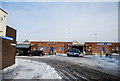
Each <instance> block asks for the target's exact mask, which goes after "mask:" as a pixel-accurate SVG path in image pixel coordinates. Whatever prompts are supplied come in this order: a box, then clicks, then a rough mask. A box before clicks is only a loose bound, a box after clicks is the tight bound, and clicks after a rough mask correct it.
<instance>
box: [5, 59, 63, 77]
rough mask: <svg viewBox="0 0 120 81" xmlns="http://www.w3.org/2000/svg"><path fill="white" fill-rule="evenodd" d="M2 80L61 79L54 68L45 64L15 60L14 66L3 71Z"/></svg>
mask: <svg viewBox="0 0 120 81" xmlns="http://www.w3.org/2000/svg"><path fill="white" fill-rule="evenodd" d="M3 79H61V77H60V76H59V75H58V74H57V73H56V71H55V70H54V68H51V66H49V65H46V64H45V63H39V62H34V61H31V60H23V59H18V58H17V59H16V64H15V65H13V66H11V67H8V68H5V69H3Z"/></svg>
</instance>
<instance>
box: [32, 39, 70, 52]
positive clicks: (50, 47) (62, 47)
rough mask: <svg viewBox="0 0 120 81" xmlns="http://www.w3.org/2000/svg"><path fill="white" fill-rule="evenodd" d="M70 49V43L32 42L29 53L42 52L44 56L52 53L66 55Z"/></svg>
mask: <svg viewBox="0 0 120 81" xmlns="http://www.w3.org/2000/svg"><path fill="white" fill-rule="evenodd" d="M70 48H72V42H57V41H38V42H37V41H32V42H31V51H35V50H43V51H44V52H45V53H46V54H48V53H50V52H52V53H54V52H56V53H66V52H67V50H68V49H70Z"/></svg>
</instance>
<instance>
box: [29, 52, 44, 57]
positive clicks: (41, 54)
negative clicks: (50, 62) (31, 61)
mask: <svg viewBox="0 0 120 81" xmlns="http://www.w3.org/2000/svg"><path fill="white" fill-rule="evenodd" d="M43 55H45V53H44V52H43V51H33V52H30V53H29V56H43Z"/></svg>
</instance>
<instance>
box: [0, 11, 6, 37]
mask: <svg viewBox="0 0 120 81" xmlns="http://www.w3.org/2000/svg"><path fill="white" fill-rule="evenodd" d="M6 22H7V13H5V12H4V11H3V10H2V9H0V37H5V36H6Z"/></svg>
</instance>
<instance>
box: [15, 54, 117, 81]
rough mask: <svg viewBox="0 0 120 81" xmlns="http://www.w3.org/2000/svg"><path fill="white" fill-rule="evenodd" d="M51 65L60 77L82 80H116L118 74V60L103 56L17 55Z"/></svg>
mask: <svg viewBox="0 0 120 81" xmlns="http://www.w3.org/2000/svg"><path fill="white" fill-rule="evenodd" d="M17 58H21V59H28V60H33V61H37V62H44V63H46V64H49V65H51V66H52V67H54V68H55V70H56V71H57V72H58V73H59V74H60V75H61V77H62V79H80V80H81V81H82V80H83V81H84V80H88V81H89V80H91V79H96V80H98V81H99V80H101V79H103V80H104V79H106V81H107V80H108V79H109V81H114V80H116V79H117V78H118V77H119V76H118V75H119V70H118V61H117V60H115V59H110V58H106V57H105V56H103V57H100V56H91V55H85V56H84V57H67V56H66V55H65V54H62V55H51V56H43V57H39V56H38V57H34V56H32V57H29V56H28V57H26V56H23V57H17Z"/></svg>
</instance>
